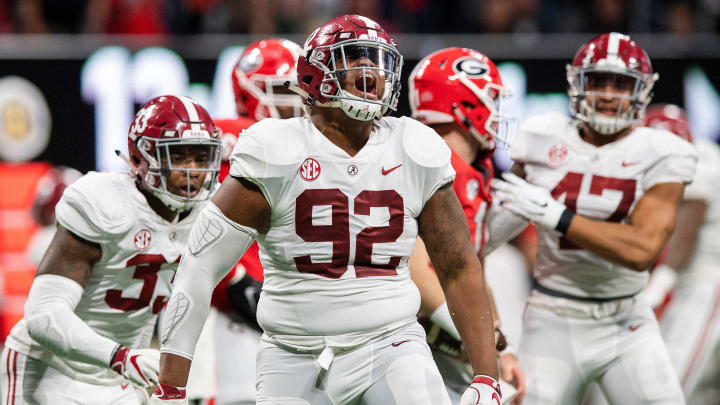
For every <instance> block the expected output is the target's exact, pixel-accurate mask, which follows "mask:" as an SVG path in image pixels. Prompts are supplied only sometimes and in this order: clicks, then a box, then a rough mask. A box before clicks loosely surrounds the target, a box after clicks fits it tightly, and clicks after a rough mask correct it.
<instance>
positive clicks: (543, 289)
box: [533, 280, 640, 303]
mask: <svg viewBox="0 0 720 405" xmlns="http://www.w3.org/2000/svg"><path fill="white" fill-rule="evenodd" d="M533 288H534V289H536V290H538V291H540V292H541V293H543V294H546V295H550V296H553V297H558V298H565V299H569V300H575V301H582V302H593V303H603V302H611V301H617V300H624V299H626V298H632V297H634V296H636V295H637V294H638V293H639V292H640V291H638V292H634V293H632V294H628V295H621V296H619V297H580V296H577V295H572V294H567V293H564V292H562V291H557V290H552V289H550V288H547V287H543V286H542V285H541V284H540V283H538V282H537V280H533Z"/></svg>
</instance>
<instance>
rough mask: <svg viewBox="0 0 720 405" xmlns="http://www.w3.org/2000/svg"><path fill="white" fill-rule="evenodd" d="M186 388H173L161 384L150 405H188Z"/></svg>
mask: <svg viewBox="0 0 720 405" xmlns="http://www.w3.org/2000/svg"><path fill="white" fill-rule="evenodd" d="M187 403H188V400H187V398H186V397H185V388H184V387H173V386H172V385H167V384H163V383H160V384H158V385H157V387H155V392H154V393H153V396H152V397H151V398H150V405H187Z"/></svg>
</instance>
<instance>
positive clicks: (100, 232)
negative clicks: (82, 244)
mask: <svg viewBox="0 0 720 405" xmlns="http://www.w3.org/2000/svg"><path fill="white" fill-rule="evenodd" d="M132 181H133V180H132V179H131V178H129V176H128V174H127V173H119V172H116V173H110V172H106V173H98V172H89V173H87V174H86V175H84V176H82V177H81V178H80V179H78V180H77V181H76V182H74V183H72V184H71V185H70V186H68V188H66V189H65V191H64V192H63V195H62V198H61V199H60V202H58V204H57V206H56V207H55V213H56V217H57V220H58V222H59V223H60V224H61V225H62V226H64V227H65V228H67V229H68V230H70V231H71V232H73V233H75V234H77V235H78V236H80V237H82V238H84V239H88V240H92V241H103V240H105V239H108V238H111V237H112V235H117V234H121V233H124V232H125V231H127V229H128V228H129V226H130V224H131V219H130V217H129V216H128V215H127V210H128V206H127V203H126V202H127V200H126V199H125V198H121V197H120V195H122V194H123V193H124V190H123V188H122V186H121V182H132ZM119 197H120V198H119Z"/></svg>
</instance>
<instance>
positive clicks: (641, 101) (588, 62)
mask: <svg viewBox="0 0 720 405" xmlns="http://www.w3.org/2000/svg"><path fill="white" fill-rule="evenodd" d="M657 79H658V74H657V73H653V69H652V64H651V63H650V58H649V57H648V55H647V53H646V52H645V51H644V50H643V49H642V48H641V47H640V46H638V45H637V44H636V43H635V41H633V40H632V39H631V38H630V37H629V36H627V35H623V34H619V33H617V32H611V33H608V34H602V35H599V36H597V37H595V38H593V39H591V40H590V41H589V42H587V43H586V44H584V45H583V46H582V47H580V49H579V50H578V51H577V53H576V54H575V57H574V58H573V62H572V64H569V65H567V81H568V85H569V87H568V95H569V96H570V111H571V112H572V114H573V115H574V116H575V117H576V118H578V119H579V120H581V121H583V122H585V123H587V124H588V125H589V126H590V127H591V128H592V129H594V130H595V131H597V132H598V133H600V134H603V135H612V134H616V133H618V132H619V131H621V130H623V129H625V128H627V127H628V126H630V125H631V124H633V123H634V122H638V121H640V120H642V117H643V114H644V112H645V107H647V105H648V104H650V100H651V98H652V95H651V91H652V88H653V85H654V84H655V81H657ZM608 81H613V83H614V85H615V86H616V87H617V86H618V85H620V83H621V82H622V83H623V85H626V86H627V87H628V88H630V89H631V92H630V95H629V96H626V95H623V94H619V93H615V92H603V91H592V90H588V87H589V86H588V85H589V84H590V85H591V86H590V87H594V86H597V85H598V84H600V85H602V84H601V83H605V84H606V83H608ZM593 83H595V85H594V86H593V85H592V84H593ZM597 98H618V99H620V103H618V106H617V110H616V111H615V113H614V115H610V114H606V113H604V112H602V111H598V105H597V101H596V100H597ZM626 101H627V102H628V104H629V107H628V108H627V110H626V111H624V105H625V104H626Z"/></svg>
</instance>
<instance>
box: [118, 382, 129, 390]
mask: <svg viewBox="0 0 720 405" xmlns="http://www.w3.org/2000/svg"><path fill="white" fill-rule="evenodd" d="M129 386H130V383H123V384H120V388H122V389H126V388H127V387H129Z"/></svg>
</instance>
